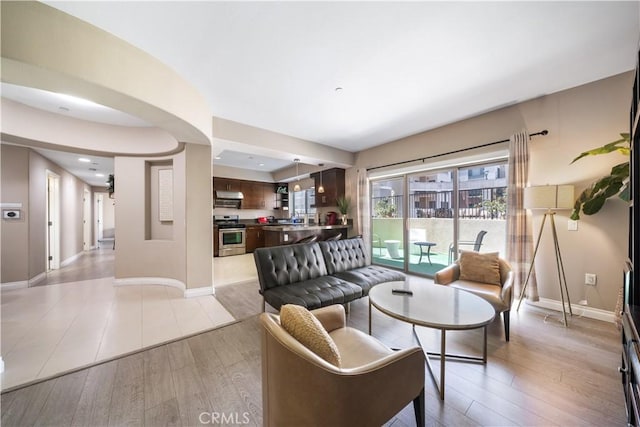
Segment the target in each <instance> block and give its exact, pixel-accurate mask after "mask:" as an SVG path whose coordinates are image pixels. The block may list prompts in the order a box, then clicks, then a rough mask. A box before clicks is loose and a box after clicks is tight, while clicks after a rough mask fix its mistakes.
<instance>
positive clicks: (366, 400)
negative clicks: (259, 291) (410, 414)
mask: <svg viewBox="0 0 640 427" xmlns="http://www.w3.org/2000/svg"><path fill="white" fill-rule="evenodd" d="M283 307H285V306H283ZM305 310H306V309H305ZM307 313H309V312H307ZM310 313H311V314H312V315H313V316H315V318H316V319H317V320H319V322H320V324H321V327H323V328H324V329H325V330H326V331H327V332H328V334H329V336H330V337H331V340H332V341H333V342H334V343H335V348H336V349H337V353H338V354H339V356H338V357H339V365H340V366H336V365H334V364H332V363H329V362H327V361H326V360H325V359H324V358H322V357H320V356H318V354H316V353H314V352H313V351H311V350H310V349H309V348H307V347H306V346H305V345H303V344H302V343H301V342H300V341H298V340H297V339H296V338H294V337H293V336H292V335H290V334H289V333H288V332H287V330H285V328H284V327H283V326H282V325H281V322H280V321H281V317H280V316H278V315H275V314H271V313H262V314H261V315H260V322H261V324H262V396H263V401H262V405H263V412H264V421H263V423H264V425H265V426H277V427H281V426H296V427H297V426H350V427H351V426H374V425H382V424H384V423H385V422H387V421H388V420H389V419H391V418H392V417H393V416H394V415H395V414H397V413H398V412H399V411H400V410H402V409H403V408H404V407H405V406H406V405H407V404H409V403H410V402H411V401H413V404H414V410H415V415H416V422H417V425H418V426H424V419H425V406H424V376H425V375H424V374H425V372H424V369H425V368H424V364H425V362H424V354H423V352H422V350H421V349H420V348H419V347H413V348H408V349H404V350H399V351H393V350H391V349H389V348H388V347H387V346H385V345H384V344H382V343H381V342H380V341H378V340H377V339H375V338H373V337H371V336H370V335H367V334H365V333H364V332H361V331H359V330H357V329H354V328H350V327H347V326H346V319H345V311H344V308H343V307H342V305H331V306H328V307H323V308H320V309H317V310H313V311H311V312H310ZM281 315H282V318H283V321H288V320H286V319H285V315H284V312H283V311H281ZM314 321H315V320H314ZM285 326H288V325H285ZM323 333H324V332H323Z"/></svg>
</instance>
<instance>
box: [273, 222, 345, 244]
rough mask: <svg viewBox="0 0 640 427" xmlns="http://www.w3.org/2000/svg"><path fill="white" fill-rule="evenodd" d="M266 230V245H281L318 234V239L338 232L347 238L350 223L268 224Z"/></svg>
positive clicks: (326, 237) (323, 238) (324, 238)
mask: <svg viewBox="0 0 640 427" xmlns="http://www.w3.org/2000/svg"><path fill="white" fill-rule="evenodd" d="M262 229H263V230H264V237H265V246H267V247H269V246H280V245H289V244H291V243H295V242H297V241H298V240H300V239H303V238H305V237H309V236H312V235H317V236H318V240H326V239H328V238H329V237H334V236H336V235H338V234H341V235H342V238H343V239H345V238H347V233H348V230H349V226H348V225H303V224H297V225H287V224H284V225H283V224H276V225H267V226H265V227H263V228H262Z"/></svg>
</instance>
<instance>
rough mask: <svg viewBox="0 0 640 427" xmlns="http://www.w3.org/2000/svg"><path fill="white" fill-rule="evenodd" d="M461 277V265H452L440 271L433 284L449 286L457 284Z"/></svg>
mask: <svg viewBox="0 0 640 427" xmlns="http://www.w3.org/2000/svg"><path fill="white" fill-rule="evenodd" d="M459 277H460V265H459V264H457V263H456V264H451V265H450V266H448V267H445V268H443V269H442V270H440V271H438V272H437V273H436V275H435V276H434V278H433V283H435V284H437V285H448V284H449V283H451V282H455V281H456V280H458V278H459Z"/></svg>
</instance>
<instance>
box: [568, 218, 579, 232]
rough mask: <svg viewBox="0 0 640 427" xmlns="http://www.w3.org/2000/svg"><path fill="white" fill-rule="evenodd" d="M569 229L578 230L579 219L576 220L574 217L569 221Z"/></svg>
mask: <svg viewBox="0 0 640 427" xmlns="http://www.w3.org/2000/svg"><path fill="white" fill-rule="evenodd" d="M567 230H569V231H578V221H574V220H572V219H570V220H569V221H567Z"/></svg>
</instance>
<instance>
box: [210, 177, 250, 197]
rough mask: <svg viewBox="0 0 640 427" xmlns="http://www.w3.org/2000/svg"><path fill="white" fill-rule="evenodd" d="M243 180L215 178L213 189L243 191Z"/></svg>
mask: <svg viewBox="0 0 640 427" xmlns="http://www.w3.org/2000/svg"><path fill="white" fill-rule="evenodd" d="M242 182H243V181H241V180H239V179H231V178H216V177H214V178H213V191H214V195H215V192H216V191H242Z"/></svg>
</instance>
